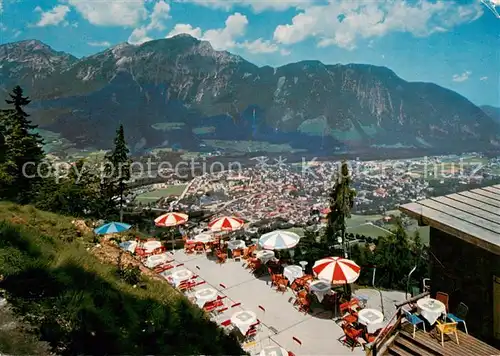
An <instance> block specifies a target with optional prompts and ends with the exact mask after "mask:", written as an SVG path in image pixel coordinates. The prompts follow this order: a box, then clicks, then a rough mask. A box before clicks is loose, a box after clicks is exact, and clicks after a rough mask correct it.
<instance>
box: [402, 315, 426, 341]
mask: <svg viewBox="0 0 500 356" xmlns="http://www.w3.org/2000/svg"><path fill="white" fill-rule="evenodd" d="M404 313H405V318H406V320H407V321H408V322H409V323H410V324H411V325H413V338H415V333H416V331H417V326H418V325H419V324H422V327H423V328H424V332H426V330H425V322H424V321H423V320H422V319H420V318H419V317H418V316H417V315H415V314H412V313H410V312H409V311H408V310H404Z"/></svg>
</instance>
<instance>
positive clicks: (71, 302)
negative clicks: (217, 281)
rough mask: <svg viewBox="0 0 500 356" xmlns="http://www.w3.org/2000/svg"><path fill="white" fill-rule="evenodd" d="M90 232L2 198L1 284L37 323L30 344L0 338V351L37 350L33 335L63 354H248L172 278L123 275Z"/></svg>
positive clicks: (20, 314) (19, 310)
mask: <svg viewBox="0 0 500 356" xmlns="http://www.w3.org/2000/svg"><path fill="white" fill-rule="evenodd" d="M91 238H92V237H91V236H86V235H85V234H82V233H81V231H79V230H78V229H77V228H76V227H75V226H74V225H73V224H72V223H71V219H70V218H66V217H61V216H59V215H55V214H51V213H46V212H42V211H39V210H36V209H35V208H33V207H31V206H19V205H15V204H11V203H3V202H0V274H2V275H3V280H2V281H1V282H0V288H2V289H3V290H4V292H5V296H6V298H7V301H8V302H9V304H10V306H11V307H12V310H13V311H14V312H15V314H16V317H17V318H19V320H20V319H23V322H26V323H29V324H30V325H31V327H32V330H25V331H24V332H25V333H26V335H28V334H30V343H27V344H23V343H22V342H19V337H17V339H10V338H6V337H0V353H2V352H3V353H5V352H8V353H10V354H39V352H40V351H39V350H38V349H37V348H39V347H40V346H39V345H36V343H33V340H31V339H33V337H32V336H34V337H36V338H38V339H40V340H43V341H46V342H47V343H48V344H49V345H50V347H51V349H52V351H53V352H55V353H57V354H60V355H76V354H80V355H82V354H86V355H105V354H107V355H109V354H113V355H118V354H127V355H132V354H134V355H139V354H141V355H144V354H150V355H151V354H163V355H174V354H175V355H188V354H189V355H196V354H198V355H199V354H204V355H215V354H219V355H222V354H225V355H227V354H232V355H234V354H243V352H242V350H241V348H240V346H239V344H238V343H237V341H236V340H234V339H232V338H230V337H229V336H226V335H225V334H224V333H223V331H222V330H221V329H219V328H217V327H216V324H214V323H212V322H211V321H210V320H209V319H208V318H207V317H206V316H205V315H204V314H203V312H202V311H201V310H200V309H198V308H197V307H195V306H193V305H192V304H190V303H189V301H188V300H187V299H186V298H185V297H184V296H183V295H181V294H179V293H177V291H175V290H174V289H173V288H171V287H170V286H169V285H168V284H166V283H163V282H161V281H155V280H151V279H147V278H146V277H144V276H143V277H141V278H142V280H141V282H140V283H139V284H138V285H139V287H136V286H133V285H131V284H129V283H127V282H126V281H125V280H123V279H121V278H120V277H119V274H118V268H117V267H115V266H112V265H106V264H102V263H101V262H99V261H98V260H97V259H96V258H95V257H94V256H93V255H92V254H91V253H90V252H89V250H88V247H89V246H90V245H91V244H90V243H89V242H90V239H91ZM13 332H14V331H13ZM16 332H19V331H16ZM0 334H2V330H0ZM4 335H5V334H4ZM26 339H28V337H27V338H26Z"/></svg>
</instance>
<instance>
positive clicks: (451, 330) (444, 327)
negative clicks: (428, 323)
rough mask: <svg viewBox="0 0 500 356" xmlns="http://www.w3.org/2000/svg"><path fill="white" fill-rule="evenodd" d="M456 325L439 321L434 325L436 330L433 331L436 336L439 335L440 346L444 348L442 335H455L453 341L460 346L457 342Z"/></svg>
mask: <svg viewBox="0 0 500 356" xmlns="http://www.w3.org/2000/svg"><path fill="white" fill-rule="evenodd" d="M457 325H458V324H457V323H441V322H440V321H439V320H438V321H437V323H436V328H435V329H434V330H435V331H436V332H437V333H438V334H440V335H441V346H443V347H444V335H445V334H446V335H448V336H449V335H452V334H453V335H455V340H456V341H457V345H460V343H459V342H458V332H457Z"/></svg>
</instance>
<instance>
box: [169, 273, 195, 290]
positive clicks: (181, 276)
mask: <svg viewBox="0 0 500 356" xmlns="http://www.w3.org/2000/svg"><path fill="white" fill-rule="evenodd" d="M191 277H193V272H191V271H190V270H187V269H180V270H178V271H175V272H173V273H172V275H171V278H172V282H173V283H174V286H176V287H177V286H178V285H179V284H181V283H182V282H184V281H187V280H188V279H189V278H191Z"/></svg>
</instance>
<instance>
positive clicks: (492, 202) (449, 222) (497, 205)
mask: <svg viewBox="0 0 500 356" xmlns="http://www.w3.org/2000/svg"><path fill="white" fill-rule="evenodd" d="M399 209H400V210H401V211H402V212H404V213H406V214H408V215H410V216H411V217H413V218H415V219H417V220H419V223H421V224H424V225H429V226H431V227H433V228H436V229H438V230H441V231H443V232H446V233H448V234H450V235H453V236H455V237H458V238H460V239H462V240H465V241H467V242H469V243H471V244H473V245H476V246H478V247H481V248H484V249H486V250H488V251H490V252H492V253H495V254H497V255H500V185H494V186H491V187H484V188H481V189H473V190H470V191H465V192H460V193H455V194H450V195H445V196H441V197H435V198H430V199H425V200H421V201H419V202H415V203H409V204H404V205H402V206H401V207H400V208H399Z"/></svg>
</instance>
